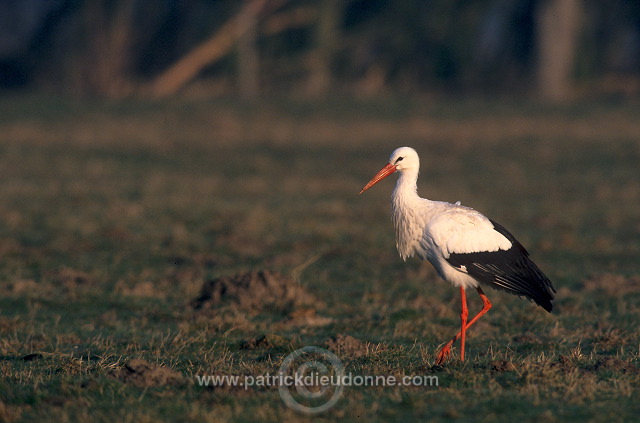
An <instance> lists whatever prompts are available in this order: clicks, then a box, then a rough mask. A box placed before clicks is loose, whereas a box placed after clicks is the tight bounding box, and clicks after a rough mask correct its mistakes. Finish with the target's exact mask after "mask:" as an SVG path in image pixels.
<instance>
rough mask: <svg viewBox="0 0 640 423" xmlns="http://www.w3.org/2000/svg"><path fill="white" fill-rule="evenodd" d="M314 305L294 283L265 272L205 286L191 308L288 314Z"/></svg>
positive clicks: (234, 277) (308, 296)
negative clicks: (224, 307)
mask: <svg viewBox="0 0 640 423" xmlns="http://www.w3.org/2000/svg"><path fill="white" fill-rule="evenodd" d="M315 301H316V300H315V298H314V297H313V296H312V295H311V294H309V293H308V292H307V291H306V290H305V289H304V288H303V287H302V286H301V285H300V284H298V283H297V282H296V281H294V280H293V279H291V278H289V277H286V276H283V275H281V274H279V273H275V272H270V271H267V270H264V271H256V272H249V273H244V274H240V275H236V276H231V277H225V278H218V279H214V280H212V281H208V282H205V284H204V285H203V286H202V290H201V292H200V295H199V296H198V297H197V298H196V299H194V300H193V301H191V306H192V307H193V308H194V309H196V310H199V309H209V308H214V307H219V306H222V305H232V306H236V307H237V308H240V309H242V310H247V311H259V310H262V309H263V308H265V307H274V308H277V309H282V310H287V309H290V308H293V307H298V306H301V305H307V304H312V303H314V302H315Z"/></svg>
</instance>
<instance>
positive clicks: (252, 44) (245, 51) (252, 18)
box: [238, 8, 260, 100]
mask: <svg viewBox="0 0 640 423" xmlns="http://www.w3.org/2000/svg"><path fill="white" fill-rule="evenodd" d="M258 12H259V10H257V9H251V8H246V9H245V10H244V11H243V13H241V14H240V16H239V17H238V22H239V25H240V26H241V27H243V28H245V31H244V34H242V35H241V36H240V40H239V42H238V85H239V88H240V95H241V96H242V97H243V98H244V99H245V100H252V99H255V98H256V97H258V96H259V95H260V55H259V53H258V46H257V43H258Z"/></svg>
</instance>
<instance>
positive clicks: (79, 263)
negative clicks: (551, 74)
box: [0, 98, 640, 422]
mask: <svg viewBox="0 0 640 423" xmlns="http://www.w3.org/2000/svg"><path fill="white" fill-rule="evenodd" d="M638 134H640V108H639V107H638V105H637V104H597V103H589V104H581V105H572V106H565V107H544V106H541V105H536V104H524V105H520V104H516V103H507V102H498V103H495V104H488V103H482V102H478V101H469V102H448V103H447V102H445V103H431V102H426V101H423V100H417V99H413V100H406V101H405V100H402V99H387V100H371V101H353V100H349V101H338V100H333V101H330V102H327V103H325V104H309V103H302V102H293V101H286V100H281V99H280V100H277V101H273V102H267V101H265V102H264V103H262V104H258V105H252V106H247V105H243V104H241V103H239V102H238V101H235V100H229V101H223V100H217V101H201V100H198V101H196V100H184V101H176V102H172V103H169V104H156V103H142V102H129V103H113V104H100V103H79V102H74V101H68V100H60V99H47V98H4V99H0V181H1V182H0V253H1V257H2V259H1V260H0V281H1V284H0V291H1V299H0V375H1V377H0V420H6V421H37V420H44V419H46V420H58V421H78V420H87V421H115V420H118V421H136V422H137V421H255V420H260V421H305V420H323V421H388V420H399V421H400V420H401V421H408V420H410V421H416V420H418V419H421V420H426V419H429V420H433V421H450V420H453V421H460V422H465V421H491V422H495V421H513V420H515V419H523V420H527V421H531V420H536V421H545V422H554V421H558V422H560V421H562V422H564V421H607V422H615V421H629V420H632V419H634V418H635V416H637V415H638V412H639V411H640V406H638V403H637V396H638V388H639V387H640V375H639V373H640V372H638V366H639V365H640V363H639V361H640V357H639V356H640V337H639V335H640V330H639V329H638V327H639V325H638V323H639V321H640V278H639V277H638V274H640V260H638V257H639V256H640V224H639V223H638V216H640V179H639V178H638V169H637V163H638V162H639V161H640V139H639V138H638ZM400 145H411V146H413V147H415V148H416V149H417V150H418V152H419V153H420V154H421V158H422V172H421V179H420V181H419V190H420V194H421V195H422V196H425V197H429V198H431V199H438V200H447V201H452V202H455V201H457V200H461V201H462V202H463V204H465V205H469V206H472V207H474V208H476V209H478V210H480V211H482V212H484V213H486V214H487V215H489V216H490V217H492V218H493V219H495V220H497V221H499V222H501V223H502V224H504V225H505V226H506V227H508V228H509V229H510V230H511V231H512V232H513V233H514V234H515V235H516V236H517V237H518V238H519V239H520V241H521V242H522V243H523V244H524V245H525V246H526V247H527V248H528V249H529V251H530V252H531V253H532V256H533V258H534V260H535V261H536V262H537V263H538V264H539V265H540V267H541V268H542V269H543V270H544V271H545V272H546V273H547V274H548V275H549V277H550V278H551V279H552V280H553V282H554V284H555V287H556V289H557V290H558V295H557V300H556V310H555V311H554V313H553V314H551V315H549V314H547V313H546V312H544V310H542V309H540V308H538V307H536V306H535V305H532V304H531V303H529V302H528V301H523V300H520V299H518V298H516V297H512V296H509V295H506V294H504V293H500V292H493V291H491V292H486V293H487V294H488V296H489V298H490V299H491V300H492V302H493V304H494V308H493V309H492V310H491V311H490V312H489V313H488V314H487V316H485V317H484V318H483V319H482V320H480V322H479V323H478V324H477V325H476V326H475V327H474V328H473V329H471V330H470V332H469V334H468V339H467V361H465V362H464V363H460V362H459V360H457V353H458V351H457V347H456V349H455V351H454V359H453V360H452V361H450V362H449V363H448V364H446V365H445V366H443V367H439V366H434V357H435V352H436V351H437V347H438V346H439V345H440V344H441V343H442V342H444V341H446V340H448V339H449V338H450V336H452V335H453V333H454V332H455V331H456V330H457V328H458V325H459V322H458V312H459V311H458V308H459V304H458V298H457V291H456V289H455V288H453V287H451V286H450V285H448V284H447V283H445V282H443V281H441V280H439V279H438V278H437V277H436V275H435V273H434V271H433V270H432V269H431V268H430V266H429V265H428V264H425V263H420V262H418V261H417V260H410V261H408V262H407V263H403V262H402V261H401V260H400V258H399V257H398V255H397V253H396V251H395V249H394V239H393V230H392V225H391V222H390V218H389V196H390V192H391V189H392V185H393V183H392V182H391V181H385V182H383V183H380V184H379V185H378V186H376V187H375V188H374V189H372V190H370V191H368V192H367V193H366V195H363V196H358V195H357V192H358V191H359V190H360V188H361V187H362V186H363V185H364V184H365V183H366V182H367V181H368V180H369V178H370V177H371V176H372V175H373V174H374V173H375V172H377V171H378V170H379V168H380V167H382V166H383V165H384V164H385V162H386V159H387V157H388V155H389V153H390V152H391V151H392V150H393V149H394V148H396V147H398V146H400ZM390 179H391V178H390ZM254 269H256V270H260V269H275V270H278V271H281V272H283V273H284V274H288V275H292V276H294V277H296V278H299V280H300V282H301V283H302V284H303V285H304V286H305V287H306V288H307V290H308V291H309V292H311V293H312V294H314V295H315V296H316V297H317V298H318V299H319V303H318V304H317V305H315V306H314V307H313V310H311V311H310V313H311V314H313V312H315V313H316V314H317V316H318V317H320V318H321V319H320V320H318V321H315V322H316V323H317V322H321V323H318V324H313V322H314V320H312V319H310V320H304V319H302V320H296V319H295V318H292V315H291V314H290V311H291V310H282V309H271V310H270V309H265V310H262V311H254V312H248V311H243V310H238V309H235V308H234V307H231V306H225V307H222V308H218V309H213V310H204V311H198V310H194V309H192V308H191V307H190V306H189V302H190V301H191V300H192V299H193V298H194V297H196V296H197V295H198V293H199V290H200V287H201V285H202V283H203V282H204V281H206V280H209V279H211V278H215V277H222V276H230V275H234V274H236V273H241V272H246V271H249V270H254ZM469 298H470V308H471V313H473V312H474V311H475V310H478V309H479V308H480V304H481V303H480V300H479V298H476V297H475V296H473V295H470V297H469ZM341 333H343V334H348V335H351V336H353V337H355V338H357V339H359V340H360V341H362V342H363V343H364V345H365V346H366V348H364V349H362V350H361V351H360V353H354V352H353V351H351V352H350V351H348V350H345V351H342V352H337V355H338V356H339V358H340V360H341V361H342V362H343V364H344V365H345V368H346V370H347V371H348V372H349V371H350V372H354V373H356V374H361V375H378V374H383V375H397V376H401V375H437V376H438V378H439V386H437V387H367V388H365V387H351V388H346V390H345V392H344V394H343V396H342V398H341V399H340V400H339V401H338V403H337V404H336V405H335V406H334V407H333V408H331V409H330V410H329V411H327V412H325V413H323V414H320V415H316V416H308V415H305V414H299V413H298V412H296V411H294V410H292V409H290V408H288V407H287V406H286V405H285V404H284V403H283V401H282V400H281V398H280V396H279V394H278V390H277V389H276V388H259V387H254V388H250V389H248V390H246V391H245V390H244V389H230V388H224V389H223V388H219V389H210V388H204V387H200V386H198V385H197V383H195V376H196V375H206V374H225V375H236V374H237V375H260V374H265V373H267V372H269V373H271V374H273V373H275V372H276V371H277V370H278V368H279V367H280V364H281V363H282V361H283V360H284V358H285V357H286V356H287V354H288V353H289V352H291V351H293V350H294V349H295V348H298V347H302V346H306V345H319V346H323V345H325V342H326V340H327V339H328V338H329V337H332V336H335V335H337V334H341ZM266 334H276V335H279V336H281V337H283V339H284V340H286V342H284V344H283V345H279V346H269V345H263V346H259V347H257V348H253V349H247V348H243V347H242V345H243V343H246V341H248V340H250V339H253V338H260V337H261V336H263V335H266ZM25 358H26V360H25ZM132 358H143V359H145V360H147V361H148V362H149V363H152V364H162V365H164V366H166V367H167V368H170V369H172V370H173V371H175V372H178V373H179V374H181V375H182V376H183V377H184V381H185V383H181V384H166V385H162V384H152V385H151V386H147V387H141V386H138V385H136V384H135V383H129V382H127V381H126V380H123V379H122V378H118V377H114V374H116V373H117V372H118V371H120V370H121V369H122V368H123V365H124V364H125V363H127V362H128V361H129V360H130V359H132Z"/></svg>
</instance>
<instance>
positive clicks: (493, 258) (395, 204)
mask: <svg viewBox="0 0 640 423" xmlns="http://www.w3.org/2000/svg"><path fill="white" fill-rule="evenodd" d="M419 170H420V159H419V158H418V153H416V151H415V150H414V149H413V148H410V147H400V148H398V149H396V150H395V151H394V152H393V153H391V158H390V159H389V163H388V164H387V165H386V166H385V167H383V168H382V169H381V170H380V172H378V173H377V174H376V175H375V176H374V177H373V178H372V179H371V180H370V181H369V183H367V185H365V187H364V188H362V190H361V191H360V194H362V193H363V192H365V191H366V190H368V189H369V188H371V187H372V186H373V185H375V184H377V183H378V182H380V181H381V180H382V179H384V178H386V177H387V176H389V175H391V174H392V173H394V172H398V173H399V177H398V182H397V183H396V187H395V189H394V190H393V194H392V195H391V201H392V209H393V223H394V226H395V230H396V247H397V248H398V252H399V253H400V257H402V259H403V260H406V259H407V257H412V256H413V255H417V256H418V257H419V258H420V259H422V260H429V262H430V263H431V264H432V265H433V267H435V269H436V271H437V272H438V275H440V277H441V278H442V279H444V280H446V281H449V282H450V283H452V284H453V285H454V286H457V287H459V288H460V297H461V302H462V311H461V313H460V321H461V325H460V332H458V333H457V334H456V335H455V336H454V337H453V339H451V341H449V342H448V343H447V344H445V345H444V346H443V347H442V349H441V350H440V352H439V353H438V357H437V360H436V363H437V364H442V363H444V362H445V361H446V360H447V358H448V357H449V356H450V354H451V346H452V345H453V343H454V342H455V341H456V340H457V339H458V338H460V344H461V346H460V360H461V361H464V344H465V338H466V331H467V329H469V327H471V325H473V324H474V323H475V322H477V321H478V319H479V318H480V317H481V316H482V315H484V314H485V313H486V312H487V311H489V309H490V308H491V302H489V299H488V298H487V296H486V295H485V294H484V292H483V291H482V288H481V287H480V286H481V285H483V286H490V287H492V288H494V289H500V290H503V291H506V292H508V293H510V294H514V295H518V296H522V297H526V298H528V299H529V300H532V301H534V302H535V303H536V304H538V305H539V306H540V307H542V308H544V309H545V310H547V311H548V312H551V309H552V308H553V304H552V302H551V301H552V300H553V297H554V295H553V293H554V292H555V289H554V288H553V285H552V284H551V281H550V280H549V279H548V278H547V277H546V276H545V275H544V273H542V271H541V270H540V269H539V268H538V266H536V265H535V263H533V262H532V261H531V260H530V259H529V253H528V252H527V250H525V248H524V247H523V246H522V245H521V244H520V243H519V242H518V240H516V238H515V237H514V236H513V235H511V233H509V231H507V230H506V229H505V228H504V227H502V226H501V225H499V224H498V223H496V222H494V221H493V220H490V219H488V218H487V217H486V216H484V215H483V214H481V213H479V212H477V211H475V210H474V209H472V208H469V207H464V206H462V205H460V203H459V202H458V203H456V204H450V203H446V202H443V201H431V200H427V199H426V198H421V197H419V196H418V192H417V186H416V183H417V180H418V173H419ZM467 288H475V289H476V291H478V294H480V298H482V302H483V307H482V310H480V312H479V313H478V314H477V315H476V316H475V317H474V318H473V319H471V320H470V321H467V317H468V310H467V298H466V293H465V290H466V289H467Z"/></svg>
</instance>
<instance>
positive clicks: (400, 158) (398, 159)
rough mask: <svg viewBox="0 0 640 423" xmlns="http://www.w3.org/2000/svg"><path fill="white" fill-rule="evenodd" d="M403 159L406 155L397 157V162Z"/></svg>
mask: <svg viewBox="0 0 640 423" xmlns="http://www.w3.org/2000/svg"><path fill="white" fill-rule="evenodd" d="M402 159H404V157H398V158H397V159H396V163H398V162H401V161H402Z"/></svg>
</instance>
